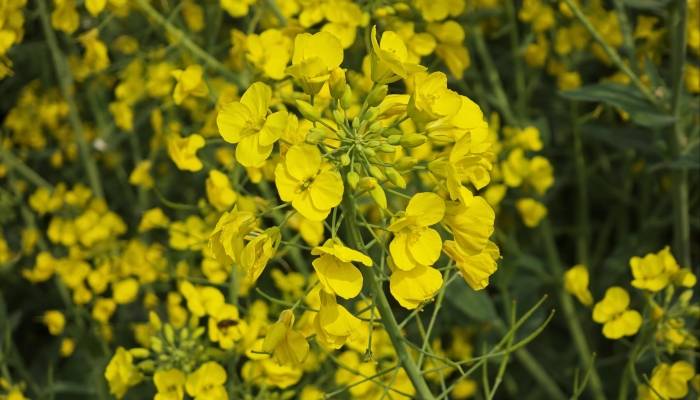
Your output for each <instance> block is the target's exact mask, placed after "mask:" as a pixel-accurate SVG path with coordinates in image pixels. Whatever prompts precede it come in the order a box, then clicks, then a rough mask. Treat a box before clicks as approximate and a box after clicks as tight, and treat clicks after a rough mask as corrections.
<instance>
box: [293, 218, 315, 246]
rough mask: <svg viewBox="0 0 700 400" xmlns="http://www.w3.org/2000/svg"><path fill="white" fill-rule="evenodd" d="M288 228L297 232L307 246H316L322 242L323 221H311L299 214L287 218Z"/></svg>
mask: <svg viewBox="0 0 700 400" xmlns="http://www.w3.org/2000/svg"><path fill="white" fill-rule="evenodd" d="M288 223H289V226H290V227H291V228H292V229H296V230H297V231H299V234H300V235H301V238H302V239H304V241H305V242H306V244H308V245H309V246H314V247H315V246H318V245H319V244H320V243H321V241H323V221H311V220H309V219H307V218H304V217H303V216H302V215H301V214H299V213H294V215H292V216H291V218H289V221H288Z"/></svg>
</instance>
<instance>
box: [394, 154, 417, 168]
mask: <svg viewBox="0 0 700 400" xmlns="http://www.w3.org/2000/svg"><path fill="white" fill-rule="evenodd" d="M417 163H418V160H416V159H415V158H414V157H401V159H400V160H399V161H398V162H396V164H394V167H395V168H396V169H398V170H399V171H407V170H409V169H411V168H413V167H414V166H415V165H416V164H417Z"/></svg>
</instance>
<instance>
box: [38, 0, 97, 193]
mask: <svg viewBox="0 0 700 400" xmlns="http://www.w3.org/2000/svg"><path fill="white" fill-rule="evenodd" d="M38 4H39V14H40V16H41V26H42V28H43V30H44V36H46V42H47V44H48V45H49V50H50V51H51V58H52V59H53V63H54V68H55V70H56V78H57V79H58V83H59V86H60V87H61V94H62V95H63V98H64V99H65V100H66V103H68V120H69V121H70V124H71V127H72V128H73V133H74V135H75V141H76V142H77V143H78V149H79V150H80V158H81V160H82V162H83V167H84V168H85V172H86V173H87V176H88V181H89V182H90V187H91V188H92V191H93V193H94V194H95V196H97V197H100V198H104V192H103V191H102V183H101V181H100V175H99V171H98V169H97V164H96V163H95V159H94V158H93V156H92V155H91V154H90V148H89V146H88V143H87V141H86V140H85V131H84V129H83V124H82V122H81V121H80V114H79V113H78V107H77V105H76V103H75V98H74V96H73V91H74V85H73V75H72V74H71V71H70V68H69V67H68V63H67V62H66V59H65V57H64V55H63V52H62V51H61V49H60V48H59V47H58V40H57V39H56V33H55V32H54V31H53V28H52V27H51V21H50V19H49V12H48V9H47V7H46V0H39V1H38Z"/></svg>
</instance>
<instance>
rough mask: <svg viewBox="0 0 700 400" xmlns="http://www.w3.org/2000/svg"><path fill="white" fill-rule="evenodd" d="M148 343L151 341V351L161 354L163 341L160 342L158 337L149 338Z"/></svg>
mask: <svg viewBox="0 0 700 400" xmlns="http://www.w3.org/2000/svg"><path fill="white" fill-rule="evenodd" d="M150 341H151V350H153V351H155V352H156V353H162V352H163V341H162V340H160V338H159V337H155V336H151V338H150Z"/></svg>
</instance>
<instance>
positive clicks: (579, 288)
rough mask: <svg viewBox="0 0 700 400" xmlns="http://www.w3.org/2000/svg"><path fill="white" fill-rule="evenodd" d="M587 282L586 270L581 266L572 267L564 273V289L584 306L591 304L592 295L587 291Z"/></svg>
mask: <svg viewBox="0 0 700 400" xmlns="http://www.w3.org/2000/svg"><path fill="white" fill-rule="evenodd" d="M588 281H589V275H588V268H586V266H585V265H583V264H577V265H574V266H573V267H571V268H569V269H568V270H567V271H566V272H565V273H564V289H565V290H566V291H567V292H569V293H570V294H572V295H574V296H576V298H577V299H578V301H580V302H581V304H583V305H585V306H590V305H591V304H592V303H593V295H592V294H591V291H590V290H588Z"/></svg>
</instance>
